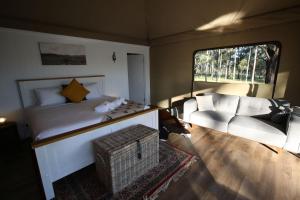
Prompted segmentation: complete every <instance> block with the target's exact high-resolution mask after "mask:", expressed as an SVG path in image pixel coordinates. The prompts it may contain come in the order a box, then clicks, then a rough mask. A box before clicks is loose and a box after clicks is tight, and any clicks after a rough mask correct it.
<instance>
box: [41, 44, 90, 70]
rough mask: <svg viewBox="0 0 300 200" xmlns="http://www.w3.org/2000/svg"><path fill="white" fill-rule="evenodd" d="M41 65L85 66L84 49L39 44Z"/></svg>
mask: <svg viewBox="0 0 300 200" xmlns="http://www.w3.org/2000/svg"><path fill="white" fill-rule="evenodd" d="M39 48H40V53H41V59H42V64H43V65H86V56H85V47H84V46H83V45H76V44H58V43H46V42H39Z"/></svg>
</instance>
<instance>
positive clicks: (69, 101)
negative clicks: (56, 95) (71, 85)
mask: <svg viewBox="0 0 300 200" xmlns="http://www.w3.org/2000/svg"><path fill="white" fill-rule="evenodd" d="M80 85H82V86H83V84H82V83H80ZM67 86H68V85H67V84H62V85H61V87H62V90H64V89H65V88H66V87H67ZM85 100H87V98H86V97H84V98H83V99H82V101H85ZM65 102H66V103H72V101H71V100H70V99H69V98H68V97H65Z"/></svg>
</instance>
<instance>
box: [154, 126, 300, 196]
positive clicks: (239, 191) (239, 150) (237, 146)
mask: <svg viewBox="0 0 300 200" xmlns="http://www.w3.org/2000/svg"><path fill="white" fill-rule="evenodd" d="M191 132H192V138H191V140H189V139H184V138H183V137H180V136H179V137H178V136H175V137H170V138H169V142H170V143H172V144H175V145H176V146H177V147H179V148H182V149H185V150H186V151H189V152H191V153H193V154H195V155H197V156H198V158H199V161H198V163H195V164H194V165H193V166H192V167H191V169H190V170H189V171H188V172H187V173H186V174H185V176H183V177H182V178H181V179H180V180H179V181H177V182H175V183H172V184H171V185H170V186H169V188H168V190H167V191H166V192H164V193H161V194H160V196H159V199H160V200H164V199H166V200H170V199H218V200H221V199H226V200H227V199H263V200H267V199H272V200H273V199H284V200H292V199H300V158H297V157H295V156H294V155H292V154H290V153H288V152H286V151H282V152H281V154H279V155H278V154H276V153H274V152H273V151H271V150H269V149H268V148H266V147H265V146H263V145H261V144H259V143H257V142H253V141H250V140H247V139H243V138H238V137H235V136H231V135H229V134H226V133H221V132H217V131H213V130H209V129H204V128H200V127H193V128H192V129H191Z"/></svg>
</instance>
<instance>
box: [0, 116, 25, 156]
mask: <svg viewBox="0 0 300 200" xmlns="http://www.w3.org/2000/svg"><path fill="white" fill-rule="evenodd" d="M20 144H21V143H20V137H19V133H18V129H17V123H16V122H5V123H3V124H0V149H1V152H3V153H12V152H16V151H17V150H19V149H20Z"/></svg>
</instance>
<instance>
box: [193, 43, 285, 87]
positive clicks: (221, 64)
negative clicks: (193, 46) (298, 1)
mask: <svg viewBox="0 0 300 200" xmlns="http://www.w3.org/2000/svg"><path fill="white" fill-rule="evenodd" d="M279 52H280V45H279V44H278V43H276V42H268V43H260V44H255V45H239V46H234V47H228V48H227V47H226V48H219V49H216V48H214V49H207V50H198V51H196V52H195V54H194V81H205V82H223V83H257V84H273V83H274V81H275V77H276V73H277V67H278V61H279V60H278V59H279Z"/></svg>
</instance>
